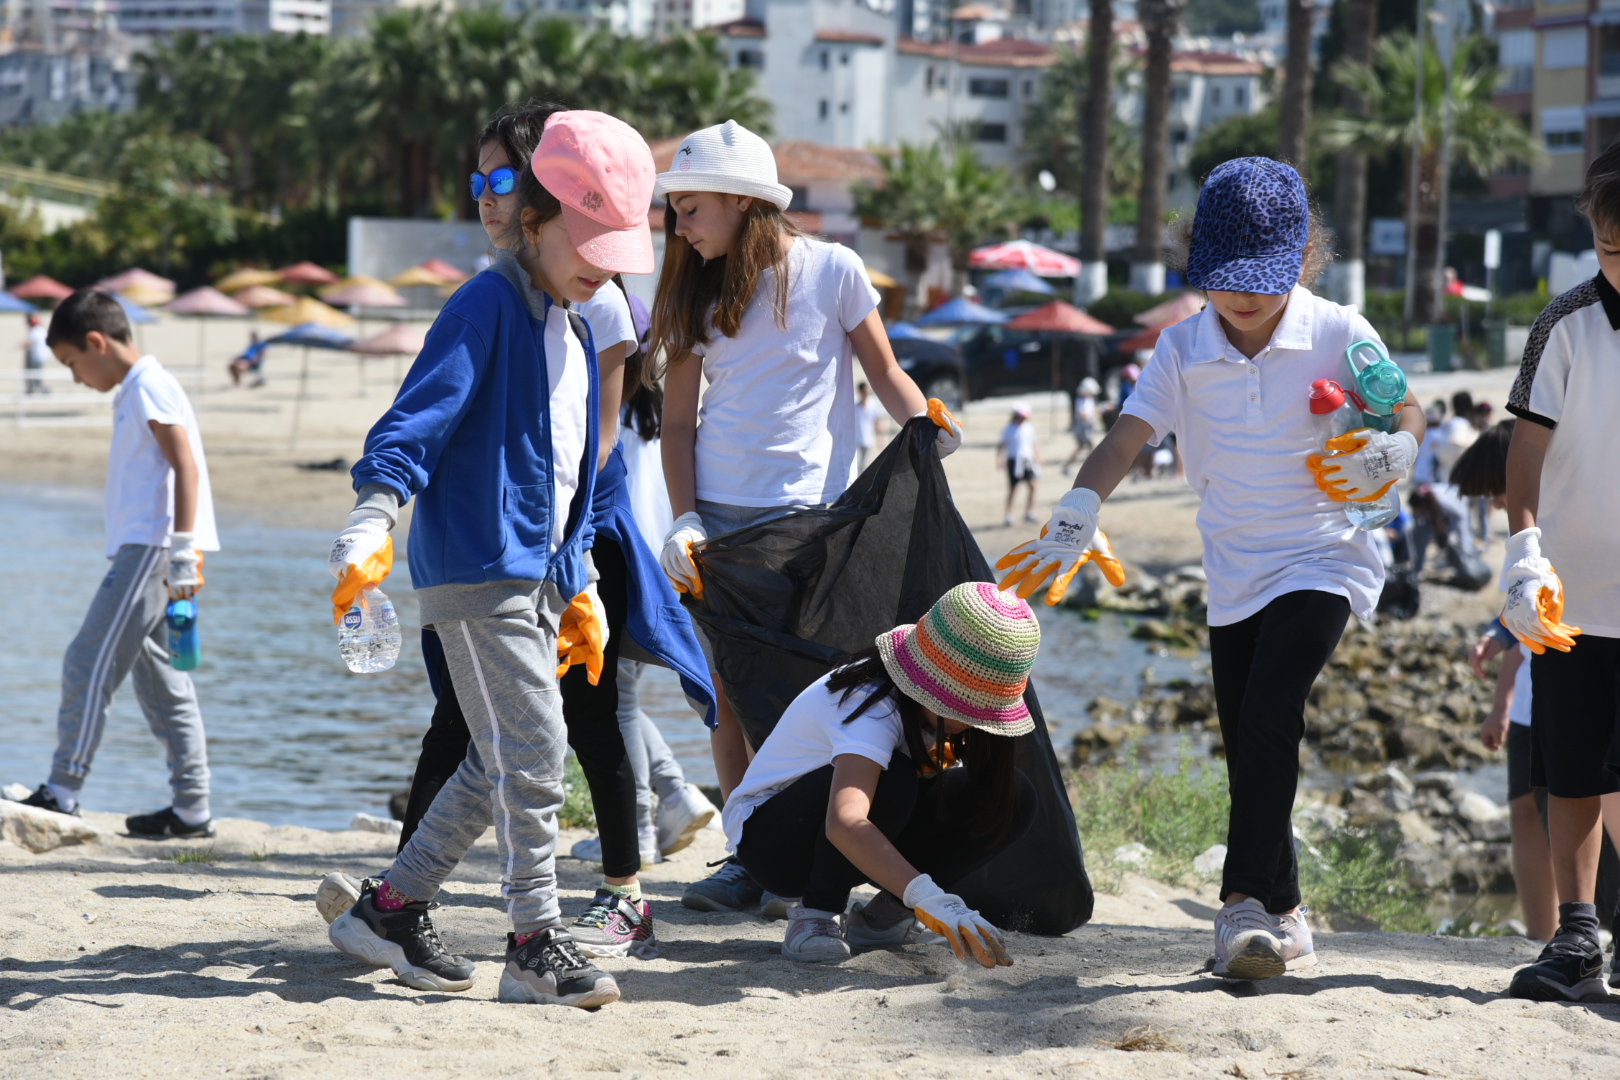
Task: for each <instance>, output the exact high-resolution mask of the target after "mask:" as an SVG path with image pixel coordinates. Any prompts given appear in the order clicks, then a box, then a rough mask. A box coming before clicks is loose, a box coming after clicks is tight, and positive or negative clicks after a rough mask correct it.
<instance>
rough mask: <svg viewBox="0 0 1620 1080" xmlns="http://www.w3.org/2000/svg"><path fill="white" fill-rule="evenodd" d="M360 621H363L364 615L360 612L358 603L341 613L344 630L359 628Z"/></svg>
mask: <svg viewBox="0 0 1620 1080" xmlns="http://www.w3.org/2000/svg"><path fill="white" fill-rule="evenodd" d="M362 621H364V616H363V615H361V614H360V605H359V604H356V605H354V607H352V608H350V609H349V610H348V611H346V612H344V613H343V629H345V630H358V629H360V623H361V622H362Z"/></svg>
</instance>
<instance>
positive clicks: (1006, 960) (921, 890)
mask: <svg viewBox="0 0 1620 1080" xmlns="http://www.w3.org/2000/svg"><path fill="white" fill-rule="evenodd" d="M901 903H903V904H905V905H906V906H907V907H909V908H910V909H911V913H912V914H913V915H915V916H916V917H917V921H918V922H920V923H922V924H923V926H924V927H926V928H927V929H929V930H932V931H933V932H934V933H936V934H938V935H939V936H940V937H942V938H944V939H945V940H946V941H948V942H950V943H951V948H952V949H953V950H954V951H955V952H956V958H957V959H958V960H977V961H978V962H979V964H980V965H981V966H982V967H987V968H995V967H1012V957H1010V956H1008V955H1007V946H1006V939H1005V937H1004V936H1003V935H1002V933H1001V930H1000V929H999V928H998V927H997V926H996V925H995V924H994V923H992V922H991V921H990V920H989V919H986V918H985V917H984V916H983V915H980V914H979V913H978V912H977V911H974V910H973V909H972V908H970V907H968V906H967V902H966V901H964V900H963V899H962V898H961V897H960V896H957V895H956V894H955V893H948V892H946V891H945V890H944V889H942V888H940V887H939V886H938V885H937V884H935V883H934V879H933V878H931V877H929V876H928V875H927V874H918V875H917V876H916V877H914V878H912V879H911V884H909V885H907V886H906V894H905V897H904V899H902V900H901Z"/></svg>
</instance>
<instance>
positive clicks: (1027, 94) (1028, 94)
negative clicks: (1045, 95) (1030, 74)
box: [1024, 79, 1035, 101]
mask: <svg viewBox="0 0 1620 1080" xmlns="http://www.w3.org/2000/svg"><path fill="white" fill-rule="evenodd" d="M1034 96H1035V80H1034V79H1025V80H1024V100H1025V101H1028V100H1029V99H1030V98H1032V97H1034Z"/></svg>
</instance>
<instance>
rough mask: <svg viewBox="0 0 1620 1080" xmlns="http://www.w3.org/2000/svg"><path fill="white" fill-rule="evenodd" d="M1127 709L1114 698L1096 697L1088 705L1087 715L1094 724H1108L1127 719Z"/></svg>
mask: <svg viewBox="0 0 1620 1080" xmlns="http://www.w3.org/2000/svg"><path fill="white" fill-rule="evenodd" d="M1127 711H1128V710H1127V708H1126V707H1125V705H1124V704H1123V703H1122V702H1118V701H1115V700H1114V699H1113V698H1107V697H1094V698H1092V699H1091V701H1090V702H1089V703H1087V705H1086V713H1087V714H1088V715H1089V716H1090V717H1091V720H1092V723H1094V724H1108V723H1113V722H1115V721H1118V720H1123V719H1125V714H1126V712H1127Z"/></svg>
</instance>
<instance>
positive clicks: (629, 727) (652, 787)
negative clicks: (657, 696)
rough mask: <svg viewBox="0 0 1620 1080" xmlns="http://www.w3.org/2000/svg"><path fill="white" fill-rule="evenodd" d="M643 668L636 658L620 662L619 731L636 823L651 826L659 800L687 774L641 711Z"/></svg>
mask: <svg viewBox="0 0 1620 1080" xmlns="http://www.w3.org/2000/svg"><path fill="white" fill-rule="evenodd" d="M645 667H646V665H645V664H643V663H641V662H640V661H637V660H622V659H621V660H620V661H619V734H620V735H622V736H624V751H625V753H626V754H627V755H628V756H629V758H630V769H631V771H632V772H634V773H635V775H636V826H637V827H638V828H641V829H650V828H652V827H653V826H654V824H655V823H656V820H657V814H658V803H659V800H661V799H667V798H669V797H670V796H672V795H674V794H675V793H676V792H678V791H680V790H681V786H682V785H683V784H685V783H686V774H685V773H683V772H681V767H680V766H679V765H677V764H676V763H675V755H674V754H673V753H671V752H670V749H669V744H668V743H667V742H665V741H664V735H663V732H661V731H659V730H658V725H657V724H655V723H653V722H652V717H650V716H648V715H647V714H646V713H644V712H642V711H641V705H640V699H639V694H638V693H637V690H638V688H639V686H640V683H641V672H642V669H643V668H645Z"/></svg>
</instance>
